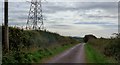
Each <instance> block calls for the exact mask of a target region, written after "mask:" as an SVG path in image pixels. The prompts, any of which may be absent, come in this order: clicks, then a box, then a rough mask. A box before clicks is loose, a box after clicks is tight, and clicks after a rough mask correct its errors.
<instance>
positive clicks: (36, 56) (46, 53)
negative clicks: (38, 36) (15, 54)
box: [28, 44, 75, 63]
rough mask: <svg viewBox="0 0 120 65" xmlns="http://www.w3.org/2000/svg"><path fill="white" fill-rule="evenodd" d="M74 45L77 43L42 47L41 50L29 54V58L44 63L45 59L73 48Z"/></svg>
mask: <svg viewBox="0 0 120 65" xmlns="http://www.w3.org/2000/svg"><path fill="white" fill-rule="evenodd" d="M74 45H75V44H69V45H64V46H58V47H55V48H45V49H41V50H38V51H35V52H34V53H31V56H29V57H28V58H31V60H32V62H36V63H42V62H44V60H47V59H49V58H51V57H53V56H55V55H57V54H59V53H61V52H63V51H65V50H67V49H69V48H71V47H72V46H74Z"/></svg>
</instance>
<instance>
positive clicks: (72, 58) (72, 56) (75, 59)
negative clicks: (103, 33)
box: [44, 43, 85, 63]
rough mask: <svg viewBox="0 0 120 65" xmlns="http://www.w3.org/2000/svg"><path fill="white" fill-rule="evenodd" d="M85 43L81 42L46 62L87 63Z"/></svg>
mask: <svg viewBox="0 0 120 65" xmlns="http://www.w3.org/2000/svg"><path fill="white" fill-rule="evenodd" d="M84 45H85V43H80V44H78V45H76V46H74V47H72V48H70V49H68V50H66V51H65V52H63V53H61V54H59V55H57V56H55V57H53V58H51V59H49V60H48V61H46V62H44V63H85V51H84Z"/></svg>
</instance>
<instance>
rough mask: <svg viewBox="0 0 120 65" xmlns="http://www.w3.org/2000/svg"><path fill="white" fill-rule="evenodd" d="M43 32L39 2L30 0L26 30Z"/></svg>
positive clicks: (39, 0)
mask: <svg viewBox="0 0 120 65" xmlns="http://www.w3.org/2000/svg"><path fill="white" fill-rule="evenodd" d="M28 28H29V29H33V30H43V29H44V24H43V15H42V3H41V0H31V5H30V10H29V15H28V19H27V29H28Z"/></svg>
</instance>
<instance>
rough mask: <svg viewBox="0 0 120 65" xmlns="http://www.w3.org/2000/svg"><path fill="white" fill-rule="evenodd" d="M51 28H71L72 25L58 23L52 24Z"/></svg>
mask: <svg viewBox="0 0 120 65" xmlns="http://www.w3.org/2000/svg"><path fill="white" fill-rule="evenodd" d="M50 27H51V28H55V29H71V27H72V26H70V25H62V24H56V25H51V26H50Z"/></svg>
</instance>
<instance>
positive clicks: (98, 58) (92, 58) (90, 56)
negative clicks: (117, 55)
mask: <svg viewBox="0 0 120 65" xmlns="http://www.w3.org/2000/svg"><path fill="white" fill-rule="evenodd" d="M85 52H86V59H87V62H88V63H110V62H109V60H108V59H107V58H106V57H105V56H104V55H103V54H101V53H100V52H98V51H96V50H95V49H94V48H93V47H92V46H91V45H90V44H86V45H85Z"/></svg>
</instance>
